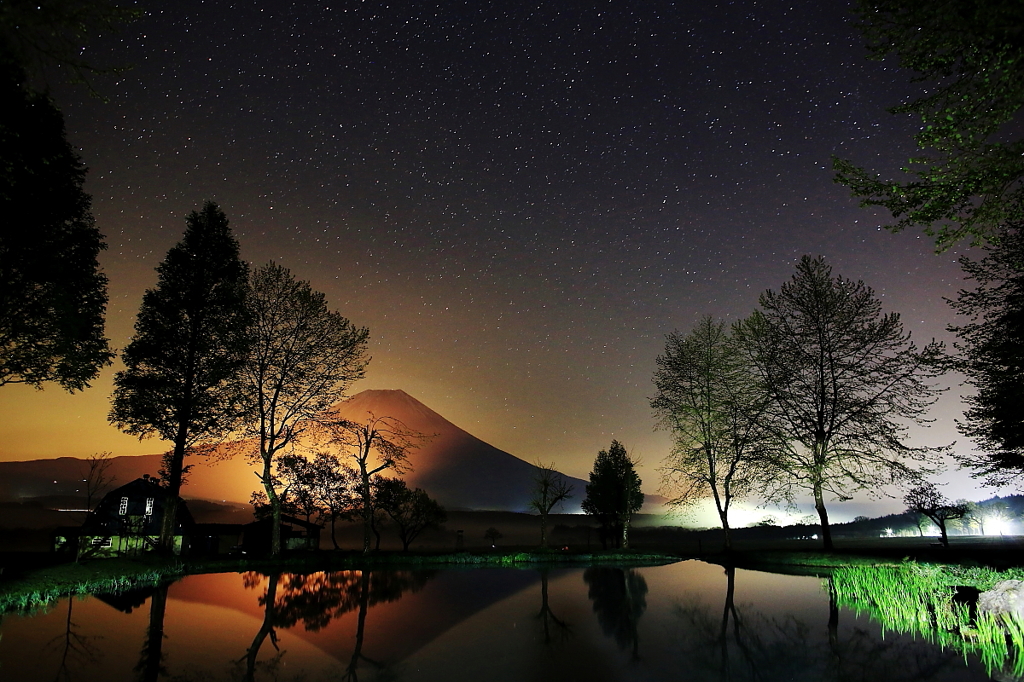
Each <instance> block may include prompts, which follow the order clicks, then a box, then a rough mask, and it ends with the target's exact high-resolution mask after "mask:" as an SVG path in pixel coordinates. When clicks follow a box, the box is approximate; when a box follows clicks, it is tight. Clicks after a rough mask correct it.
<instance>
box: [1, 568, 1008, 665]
mask: <svg viewBox="0 0 1024 682" xmlns="http://www.w3.org/2000/svg"><path fill="white" fill-rule="evenodd" d="M0 632H2V635H0V680H3V681H5V682H6V681H7V680H11V681H12V682H13V681H14V680H18V681H22V680H24V681H26V682H31V681H35V680H46V681H48V682H49V681H51V680H52V681H60V680H68V681H76V682H77V681H82V682H91V681H97V682H98V681H103V682H108V681H118V680H144V681H149V680H168V681H174V682H199V681H201V680H218V681H219V680H225V681H229V680H230V681H234V680H259V681H263V680H281V681H285V680H288V681H292V680H294V681H296V682H298V681H300V680H301V681H306V682H318V681H320V680H352V681H353V682H354V681H356V680H363V681H364V682H370V681H378V682H383V681H385V680H393V681H396V682H397V681H399V680H409V681H412V680H445V681H450V680H488V681H495V682H504V681H509V682H511V681H531V682H532V681H535V680H536V681H542V680H552V681H556V680H557V681H558V682H569V681H573V680H586V681H587V682H602V681H605V680H607V681H617V680H702V681H703V680H710V681H717V680H722V681H725V680H736V681H746V680H750V681H764V682H775V681H776V680H796V681H801V682H802V681H804V680H807V681H812V680H868V681H870V682H882V681H883V680H895V681H902V680H949V681H958V682H959V681H967V680H987V679H990V678H989V677H988V675H986V674H985V670H984V668H983V667H982V666H981V665H980V664H979V663H978V661H977V660H974V659H973V658H968V660H966V661H965V660H964V658H963V657H962V656H960V655H958V654H956V653H955V652H952V651H943V650H941V649H939V648H938V647H936V646H933V645H931V644H928V643H927V642H922V641H921V640H915V639H913V638H911V637H909V636H900V635H897V634H894V633H886V634H885V635H884V636H883V633H882V631H881V628H880V627H879V626H878V624H877V623H874V622H872V621H871V620H870V619H869V618H868V617H867V616H859V617H858V616H857V615H856V614H854V613H853V612H851V611H848V610H846V609H837V608H835V607H834V605H831V604H830V601H829V595H828V590H827V589H824V588H823V581H822V580H820V579H818V578H813V577H802V576H783V575H776V574H772V573H762V572H757V571H745V570H735V571H726V570H725V569H723V568H721V567H720V566H715V565H711V564H706V563H703V562H699V561H686V562H681V563H677V564H673V565H669V566H658V567H650V568H613V567H596V568H558V569H550V570H543V571H542V570H538V569H535V570H525V569H524V570H518V569H473V570H455V569H450V570H438V571H372V572H365V573H362V572H359V571H342V572H336V573H329V574H324V573H318V574H311V575H296V574H280V575H274V576H267V575H263V574H257V573H248V574H237V573H222V574H216V575H198V576H190V577H187V578H184V579H182V580H180V581H178V582H175V583H173V584H171V585H165V586H163V587H161V588H153V589H148V590H143V591H139V592H137V593H128V594H121V595H116V596H114V595H95V596H92V597H88V598H85V599H73V600H64V601H61V602H59V603H57V604H55V605H54V606H53V607H52V608H50V609H49V610H48V611H47V612H46V613H43V614H36V615H33V616H18V615H11V614H8V615H6V616H4V617H3V621H2V622H0Z"/></svg>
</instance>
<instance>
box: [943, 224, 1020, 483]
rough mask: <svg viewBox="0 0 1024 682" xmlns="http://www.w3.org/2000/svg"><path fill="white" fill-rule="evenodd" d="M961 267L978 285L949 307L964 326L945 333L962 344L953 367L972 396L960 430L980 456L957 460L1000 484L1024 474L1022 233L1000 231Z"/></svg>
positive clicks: (1015, 227) (1017, 227) (1012, 229)
mask: <svg viewBox="0 0 1024 682" xmlns="http://www.w3.org/2000/svg"><path fill="white" fill-rule="evenodd" d="M960 264H961V265H962V266H963V269H964V272H965V273H966V274H967V277H968V279H970V280H974V282H976V286H975V288H974V289H973V290H966V289H965V290H961V291H960V292H959V294H958V296H957V299H956V300H955V301H950V303H951V304H952V306H953V308H954V309H955V310H956V312H957V313H959V314H960V315H963V316H964V317H966V318H967V320H968V321H967V322H965V323H963V324H960V325H951V326H950V327H949V330H950V331H952V332H956V334H957V335H958V336H959V337H960V340H959V341H958V342H957V343H956V349H957V351H958V354H957V357H956V359H955V361H954V365H955V367H956V369H958V370H959V371H961V372H963V373H964V374H965V375H966V376H967V383H968V385H970V386H973V387H974V388H975V389H976V392H975V393H974V394H973V395H967V396H965V397H964V401H965V402H966V403H967V404H968V406H969V407H968V409H967V411H966V412H965V413H964V421H963V422H961V423H959V424H958V426H959V428H960V431H961V432H962V433H963V434H964V435H966V436H968V437H970V438H973V439H974V440H975V441H976V442H977V443H978V444H979V445H980V446H981V452H971V453H967V454H963V455H961V456H959V457H958V459H959V460H960V463H961V464H962V465H965V466H968V467H971V468H973V469H974V470H975V472H976V475H978V476H983V477H985V478H987V479H988V480H989V482H991V483H994V484H997V485H998V484H1003V483H1007V482H1009V481H1010V480H1012V479H1014V478H1018V477H1020V476H1022V475H1024V410H1022V409H1021V405H1024V230H1022V228H1021V226H1020V225H1013V226H1007V227H1004V228H1003V229H1002V230H1000V232H999V234H998V235H997V236H996V237H995V238H994V239H993V240H992V242H991V243H990V244H989V245H988V246H987V247H986V252H985V255H984V257H982V258H981V259H980V260H974V259H971V258H967V257H963V258H961V259H960Z"/></svg>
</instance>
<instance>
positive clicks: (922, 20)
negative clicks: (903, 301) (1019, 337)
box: [833, 0, 1024, 249]
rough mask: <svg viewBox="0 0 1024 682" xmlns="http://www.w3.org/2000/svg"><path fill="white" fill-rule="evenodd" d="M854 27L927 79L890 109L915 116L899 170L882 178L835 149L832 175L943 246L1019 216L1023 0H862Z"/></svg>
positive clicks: (1023, 160) (874, 47)
mask: <svg viewBox="0 0 1024 682" xmlns="http://www.w3.org/2000/svg"><path fill="white" fill-rule="evenodd" d="M857 14H858V16H859V17H860V24H859V26H860V28H861V30H862V31H863V32H864V35H865V37H866V38H867V41H868V49H869V50H870V52H871V55H872V57H873V58H876V59H884V58H886V57H888V56H890V55H893V56H896V57H897V58H898V59H899V64H900V66H902V67H904V68H907V69H911V70H912V71H915V72H916V73H917V77H916V79H915V80H916V81H918V82H922V83H926V85H924V86H923V87H922V90H923V92H922V94H921V96H920V97H917V98H916V99H911V101H909V102H907V103H905V104H901V105H899V106H896V107H893V108H892V109H890V111H891V112H892V113H894V114H912V115H915V116H918V117H920V125H919V126H918V132H917V133H916V134H915V135H914V140H915V142H917V146H918V147H919V148H920V151H918V152H916V153H915V154H914V156H913V157H912V158H911V159H910V160H909V161H908V162H907V166H906V167H905V168H903V169H902V170H903V172H904V174H907V175H909V176H910V177H908V178H907V179H905V180H893V179H883V178H881V177H879V176H877V175H876V174H874V173H872V172H869V171H867V170H864V169H862V168H858V167H857V166H856V165H854V164H853V163H852V162H850V161H842V160H840V159H838V158H833V167H834V168H835V170H836V182H839V183H842V184H844V185H846V186H847V187H849V188H850V189H851V190H852V192H853V195H854V196H855V197H860V198H861V199H862V200H863V201H862V202H861V204H862V205H864V206H881V207H883V208H885V209H886V210H888V211H889V212H891V213H892V216H893V218H894V219H895V222H894V223H893V224H892V225H888V226H887V228H888V229H890V230H892V231H893V232H899V231H900V230H903V229H904V228H907V227H911V226H918V225H920V226H923V227H924V228H925V232H926V233H927V234H929V235H931V236H934V237H935V240H936V245H937V246H938V247H939V248H940V249H945V248H948V247H949V246H951V245H952V244H953V243H955V242H956V241H957V240H959V239H963V238H965V237H970V238H971V239H972V242H974V243H978V242H980V241H982V240H984V239H986V238H988V237H990V236H992V235H994V234H995V233H996V231H997V230H998V228H999V227H1000V226H1002V225H1006V224H1011V223H1014V224H1015V223H1019V222H1021V220H1022V219H1024V185H1022V182H1021V180H1022V179H1024V139H1021V136H1020V131H1019V129H1017V128H1015V127H1010V128H1009V129H1007V126H1010V125H1011V124H1014V122H1015V119H1016V117H1017V116H1018V115H1019V111H1020V109H1021V105H1022V103H1024V81H1022V80H1021V77H1020V74H1021V69H1022V68H1024V42H1022V41H1021V39H1020V36H1021V31H1022V30H1024V5H1022V4H1021V3H1019V2H1016V1H1015V0H951V1H949V2H942V3H919V2H908V1H907V0H860V2H858V4H857Z"/></svg>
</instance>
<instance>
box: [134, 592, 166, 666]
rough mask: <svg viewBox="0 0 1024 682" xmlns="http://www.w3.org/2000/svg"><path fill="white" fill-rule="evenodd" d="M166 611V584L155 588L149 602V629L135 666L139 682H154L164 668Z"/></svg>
mask: <svg viewBox="0 0 1024 682" xmlns="http://www.w3.org/2000/svg"><path fill="white" fill-rule="evenodd" d="M166 611H167V584H166V583H164V584H163V585H160V586H159V587H157V588H156V590H155V591H154V592H153V595H152V596H151V597H150V600H149V627H148V628H146V641H145V643H143V645H142V655H141V656H140V657H139V662H138V664H137V665H136V666H135V672H136V673H137V674H138V679H139V682H156V680H157V678H159V677H160V675H162V674H166V672H167V671H166V669H165V668H164V665H163V663H164V655H163V646H164V614H165V613H166Z"/></svg>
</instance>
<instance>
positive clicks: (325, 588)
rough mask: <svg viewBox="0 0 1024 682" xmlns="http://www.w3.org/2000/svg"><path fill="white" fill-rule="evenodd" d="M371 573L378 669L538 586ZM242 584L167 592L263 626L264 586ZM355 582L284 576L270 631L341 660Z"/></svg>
mask: <svg viewBox="0 0 1024 682" xmlns="http://www.w3.org/2000/svg"><path fill="white" fill-rule="evenodd" d="M369 573H370V574H371V577H372V580H371V581H370V589H371V591H372V594H373V604H372V605H369V611H368V615H367V618H366V622H365V626H364V630H365V632H364V641H365V645H364V652H366V653H368V654H369V655H370V656H372V657H373V658H374V660H383V661H393V660H401V659H404V658H405V657H407V656H409V655H411V654H412V653H413V652H415V651H417V650H418V649H420V648H422V647H424V646H426V645H427V644H429V643H430V642H431V641H433V640H434V639H436V638H439V637H442V636H443V635H444V634H445V633H446V632H447V631H448V630H450V629H451V628H453V627H455V626H457V625H458V624H459V623H461V622H463V621H464V620H466V619H468V618H470V617H471V616H473V615H475V614H476V613H478V612H480V611H483V610H484V609H486V608H488V607H489V606H491V605H493V604H496V603H498V602H500V601H502V600H504V599H505V598H506V597H509V596H511V595H513V594H516V593H518V592H520V591H522V590H524V589H526V588H528V587H530V586H532V585H534V584H535V583H536V582H537V580H538V576H537V573H536V572H534V571H518V570H514V569H489V570H478V571H458V570H446V571H442V572H440V573H437V574H434V573H433V572H427V571H401V572H393V571H392V572H388V571H372V572H369ZM397 574H401V577H394V576H396V575H397ZM389 575H390V576H392V577H389ZM244 579H245V580H246V583H247V584H246V587H247V588H248V589H244V588H242V586H241V585H240V584H239V583H240V579H239V576H238V575H237V574H211V575H196V576H190V577H189V578H186V579H184V580H182V581H180V582H178V583H175V584H174V585H173V586H172V587H171V592H170V598H171V599H172V600H175V601H179V602H181V601H184V602H194V603H201V604H208V605H213V606H221V607H226V608H230V609H234V610H236V611H239V612H242V613H245V614H246V615H248V616H250V617H252V618H254V619H256V620H258V621H262V620H264V616H265V609H264V607H265V605H266V591H267V587H268V578H267V577H266V576H264V575H260V574H246V576H245V578H244ZM360 580H361V573H360V572H359V571H339V572H332V573H314V574H305V575H304V574H284V575H282V576H281V578H280V581H279V584H278V587H277V592H276V595H275V603H276V604H278V605H279V606H280V607H281V614H282V615H281V616H280V617H279V618H275V619H274V621H273V623H272V625H274V627H276V628H280V629H281V631H282V632H283V631H287V633H288V634H289V635H290V636H293V637H300V638H302V639H304V640H306V641H308V642H309V643H311V644H313V645H314V646H316V647H317V648H319V649H320V650H321V651H323V652H325V653H327V654H328V655H330V656H332V657H335V658H337V659H339V660H342V659H345V657H346V656H347V655H348V654H349V652H351V651H352V647H353V643H354V635H355V633H356V630H357V627H358V623H357V620H358V599H359V596H360V592H359V590H360ZM240 655H241V654H240ZM342 662H343V663H347V662H348V661H347V660H342Z"/></svg>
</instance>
